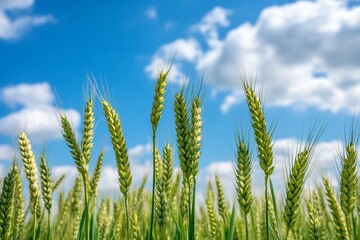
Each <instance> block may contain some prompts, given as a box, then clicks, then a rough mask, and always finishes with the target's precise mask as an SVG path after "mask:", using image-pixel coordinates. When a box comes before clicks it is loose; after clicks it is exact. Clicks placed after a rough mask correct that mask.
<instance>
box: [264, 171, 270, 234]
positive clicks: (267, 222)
mask: <svg viewBox="0 0 360 240" xmlns="http://www.w3.org/2000/svg"><path fill="white" fill-rule="evenodd" d="M268 180H269V176H267V175H265V220H266V240H269V239H270V236H269V232H270V229H269V202H268Z"/></svg>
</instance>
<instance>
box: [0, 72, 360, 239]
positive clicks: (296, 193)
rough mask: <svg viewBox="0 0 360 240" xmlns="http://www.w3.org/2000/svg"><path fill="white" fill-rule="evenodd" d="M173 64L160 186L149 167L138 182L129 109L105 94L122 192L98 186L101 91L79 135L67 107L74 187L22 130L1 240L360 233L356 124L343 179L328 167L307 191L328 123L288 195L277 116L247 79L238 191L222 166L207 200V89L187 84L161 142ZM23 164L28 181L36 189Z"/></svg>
mask: <svg viewBox="0 0 360 240" xmlns="http://www.w3.org/2000/svg"><path fill="white" fill-rule="evenodd" d="M168 73H169V71H168V70H167V71H164V72H161V73H160V74H159V76H158V79H157V82H156V86H155V94H154V99H153V107H152V109H151V114H150V123H151V126H152V133H153V135H152V136H153V138H152V139H153V142H152V143H153V145H152V146H153V169H154V171H153V175H152V189H151V190H147V188H146V182H147V181H148V178H147V176H146V177H144V179H143V181H142V182H141V185H140V186H139V187H134V186H132V174H133V173H132V172H131V166H130V165H131V161H130V160H129V156H128V149H127V145H126V140H125V133H124V132H123V129H122V124H121V120H120V117H119V115H118V113H117V112H116V110H115V108H114V107H113V106H112V105H111V103H110V102H109V101H108V100H106V99H103V98H100V101H101V106H102V109H103V112H104V116H105V117H104V119H105V121H106V124H107V128H108V131H109V136H110V140H111V143H112V146H113V151H114V156H115V163H116V166H117V172H118V184H119V193H121V196H120V198H118V199H114V198H110V197H106V196H104V195H98V183H99V179H100V175H101V169H102V162H103V158H104V151H103V150H102V151H101V152H100V153H98V155H97V156H96V164H95V167H94V169H93V171H91V172H90V171H89V162H90V161H91V160H92V159H93V156H92V155H93V151H92V149H93V136H94V121H95V118H94V110H93V108H94V107H93V105H94V103H93V101H94V99H93V98H90V99H89V100H88V101H87V102H86V106H85V109H84V114H83V119H84V120H83V128H82V134H81V139H77V136H76V134H75V130H74V129H73V127H72V125H71V122H70V121H69V119H68V117H67V116H66V115H64V114H61V115H60V123H61V128H62V133H63V137H64V140H65V141H66V143H67V145H68V147H69V150H70V155H71V157H72V158H73V160H74V164H75V166H76V168H77V170H78V176H77V178H76V180H75V182H74V184H73V187H72V188H70V189H69V190H68V191H66V192H65V191H60V190H59V188H58V187H59V185H60V184H61V182H62V181H63V180H64V178H65V177H66V176H62V177H61V178H59V179H53V178H52V176H51V171H50V169H49V167H48V164H47V157H46V153H45V152H43V154H42V155H41V156H40V158H39V166H38V163H37V158H36V156H35V154H34V152H33V150H32V146H31V142H30V140H29V138H28V136H27V134H26V133H24V132H23V133H21V134H20V135H19V141H18V143H19V149H20V155H21V160H22V161H21V162H22V164H21V165H22V166H20V164H19V163H18V162H17V161H15V162H14V163H13V164H12V165H11V167H10V169H9V171H8V174H7V175H6V176H5V177H4V178H3V179H2V190H1V195H0V240H2V239H5V240H9V239H146V240H147V239H159V240H163V239H164V240H167V239H180V240H187V239H189V240H193V239H214V240H215V239H246V240H248V239H256V240H257V239H284V240H285V239H359V238H360V186H359V182H358V172H357V171H358V170H357V167H358V166H357V146H358V145H357V143H358V139H357V135H356V133H355V131H354V130H352V131H351V134H350V135H349V136H348V138H346V139H345V141H344V149H343V150H342V151H341V153H340V154H339V157H338V159H337V161H338V166H339V175H338V185H339V187H338V188H337V189H334V188H332V186H331V184H330V180H329V179H328V178H326V177H324V178H322V179H319V180H320V181H321V184H313V186H314V188H313V190H309V194H306V193H304V191H305V190H304V186H305V184H306V181H307V180H308V176H309V174H310V172H311V170H312V169H313V167H314V164H315V161H314V158H313V153H314V148H315V145H316V142H317V140H318V138H319V134H320V131H316V130H311V131H310V133H309V137H308V138H307V139H306V140H304V143H303V144H301V146H299V147H298V149H297V152H296V154H294V159H289V162H290V163H291V164H290V166H289V169H288V173H287V174H286V182H285V184H284V185H285V189H284V190H283V192H284V193H285V194H284V198H282V199H277V196H278V195H277V194H275V191H274V188H273V185H272V182H271V176H272V173H273V171H274V167H275V161H274V153H273V144H274V141H273V139H272V132H273V129H271V128H269V127H268V126H267V123H266V119H265V114H264V112H263V105H262V101H261V98H260V97H259V96H258V95H257V94H256V91H255V89H254V87H252V86H251V85H250V84H248V83H246V82H245V83H244V86H243V87H244V93H245V97H246V100H247V105H248V108H249V113H250V119H251V123H252V130H253V134H252V135H251V136H247V135H246V137H245V134H243V133H239V134H238V135H237V136H238V137H237V139H236V151H235V156H234V176H235V182H234V185H233V186H234V191H235V193H236V197H235V198H234V199H233V201H230V200H229V199H227V198H226V194H225V191H224V186H223V184H222V182H221V179H220V178H219V177H218V176H213V179H211V180H210V181H209V182H208V186H207V189H206V192H205V194H204V202H202V201H197V200H196V198H195V196H196V193H197V192H198V191H199V190H197V189H196V183H197V173H198V171H199V160H200V157H201V147H202V128H203V120H202V98H201V96H200V94H197V95H196V94H195V95H194V96H191V97H189V96H187V94H185V91H184V89H182V90H181V91H180V92H178V93H177V94H176V95H175V96H174V104H173V108H174V109H173V110H174V114H175V130H176V143H177V145H176V149H173V147H172V146H171V145H170V144H166V145H165V146H163V147H161V146H157V141H156V131H157V128H158V126H159V121H160V120H161V117H162V114H163V109H164V98H165V91H166V86H167V77H168ZM251 138H253V139H254V143H255V144H256V148H254V151H255V152H256V157H255V154H252V152H254V151H252V148H251V147H250V142H251V141H249V139H251ZM320 154H321V153H320ZM253 155H254V156H253ZM174 156H177V158H178V159H179V166H180V171H179V172H176V171H174ZM253 158H254V159H256V160H253ZM257 165H259V166H260V168H261V169H262V171H263V172H264V176H265V179H264V184H265V188H264V189H265V192H264V194H263V195H254V189H252V183H251V179H252V178H251V175H252V172H253V169H254V167H256V166H257ZM22 173H24V175H25V177H26V179H27V182H28V187H27V189H26V190H25V189H24V188H23V186H24V185H23V182H22V180H21V174H22ZM135 174H136V173H135ZM226 187H229V186H226ZM24 191H28V193H25V192H24ZM25 195H26V196H28V197H26V198H25V197H24V196H25ZM99 196H101V197H99ZM231 202H232V203H233V204H230V203H231ZM54 206H56V208H55V209H54ZM52 209H53V211H52Z"/></svg>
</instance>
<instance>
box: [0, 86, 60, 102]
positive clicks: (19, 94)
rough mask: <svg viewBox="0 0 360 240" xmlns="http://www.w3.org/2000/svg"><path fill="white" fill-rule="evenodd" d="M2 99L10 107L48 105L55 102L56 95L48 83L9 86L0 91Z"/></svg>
mask: <svg viewBox="0 0 360 240" xmlns="http://www.w3.org/2000/svg"><path fill="white" fill-rule="evenodd" d="M0 97H1V100H2V101H3V102H5V103H6V104H7V105H8V106H9V107H16V106H17V105H20V106H25V107H32V106H39V105H48V104H51V103H52V102H53V101H54V94H53V93H52V91H51V87H50V85H49V84H48V83H47V82H42V83H35V84H27V83H22V84H18V85H15V86H9V87H6V88H4V89H1V90H0Z"/></svg>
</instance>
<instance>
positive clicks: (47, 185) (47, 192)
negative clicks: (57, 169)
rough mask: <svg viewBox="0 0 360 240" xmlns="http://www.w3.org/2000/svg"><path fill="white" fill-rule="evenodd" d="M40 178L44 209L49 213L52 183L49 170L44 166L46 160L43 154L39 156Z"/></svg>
mask: <svg viewBox="0 0 360 240" xmlns="http://www.w3.org/2000/svg"><path fill="white" fill-rule="evenodd" d="M40 177H41V193H42V196H43V200H44V203H45V208H46V210H47V211H48V212H49V213H50V212H51V206H52V202H53V198H52V189H53V186H52V184H53V183H52V181H51V176H50V169H49V168H48V167H47V165H46V158H45V155H44V154H43V155H42V156H41V164H40Z"/></svg>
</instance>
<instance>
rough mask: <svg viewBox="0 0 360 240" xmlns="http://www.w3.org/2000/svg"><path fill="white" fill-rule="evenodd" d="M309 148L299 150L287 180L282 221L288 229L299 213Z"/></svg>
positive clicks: (307, 168)
mask: <svg viewBox="0 0 360 240" xmlns="http://www.w3.org/2000/svg"><path fill="white" fill-rule="evenodd" d="M310 157H311V148H309V147H305V149H304V150H303V151H301V152H299V153H298V154H297V156H296V158H295V161H294V164H293V166H292V168H291V172H290V176H289V179H288V182H287V188H286V199H285V209H284V212H283V217H284V222H285V224H286V225H287V228H288V230H290V229H291V228H292V227H293V226H294V224H295V222H296V220H297V217H298V215H299V205H300V200H301V195H302V190H303V187H304V184H305V179H306V176H307V174H308V170H309V166H310Z"/></svg>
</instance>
